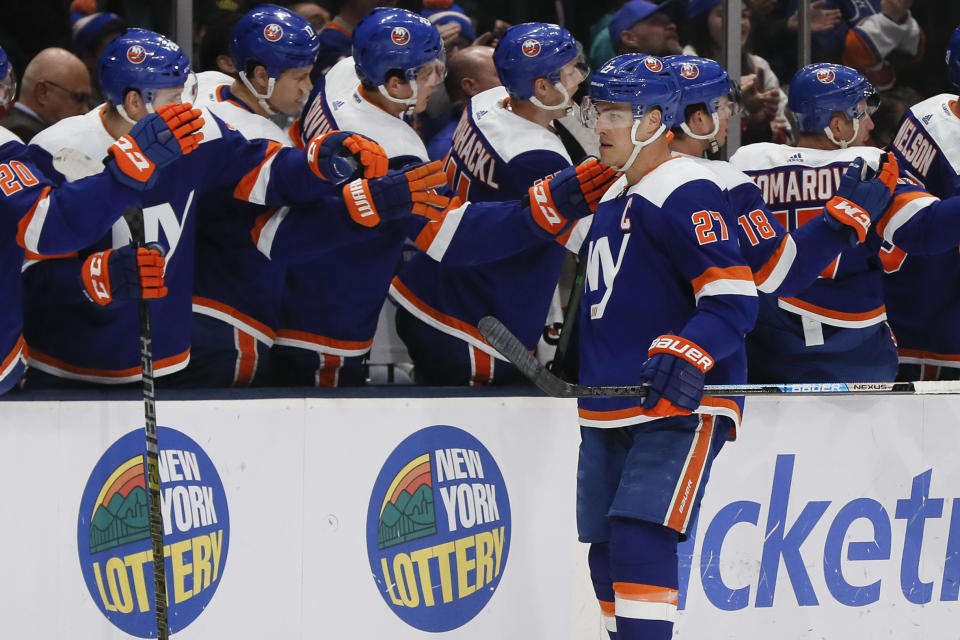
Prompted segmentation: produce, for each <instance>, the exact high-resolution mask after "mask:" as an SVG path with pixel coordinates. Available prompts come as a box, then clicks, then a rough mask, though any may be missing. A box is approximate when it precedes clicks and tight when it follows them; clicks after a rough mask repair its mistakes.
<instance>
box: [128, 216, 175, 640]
mask: <svg viewBox="0 0 960 640" xmlns="http://www.w3.org/2000/svg"><path fill="white" fill-rule="evenodd" d="M123 217H124V219H125V220H126V221H127V226H128V227H130V236H131V238H132V239H133V246H134V247H136V248H140V247H142V246H144V245H145V243H146V239H145V234H144V230H143V209H141V208H140V207H129V208H128V209H127V210H126V212H125V213H124V214H123ZM137 312H138V313H139V316H140V366H141V368H142V370H143V373H142V374H141V379H142V381H143V413H144V430H145V432H146V438H147V447H146V453H147V464H146V472H147V487H148V490H147V508H148V510H149V518H150V542H151V543H152V546H153V592H154V599H153V602H154V607H155V608H156V611H157V640H167V638H169V637H170V627H169V624H168V621H167V575H166V574H167V571H166V565H165V562H164V559H163V516H162V514H161V511H160V460H159V455H160V446H159V443H158V442H157V411H156V397H155V393H156V388H155V385H154V379H153V340H152V338H151V337H150V303H149V302H147V301H146V300H144V299H142V298H141V299H140V300H139V301H138V302H137Z"/></svg>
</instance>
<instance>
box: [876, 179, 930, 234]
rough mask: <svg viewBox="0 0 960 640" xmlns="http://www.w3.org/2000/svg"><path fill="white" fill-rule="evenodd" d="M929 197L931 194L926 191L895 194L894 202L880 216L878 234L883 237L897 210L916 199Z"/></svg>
mask: <svg viewBox="0 0 960 640" xmlns="http://www.w3.org/2000/svg"><path fill="white" fill-rule="evenodd" d="M929 197H930V194H929V193H927V192H926V191H910V192H908V193H901V194H899V195H896V196H894V198H893V202H891V203H890V206H889V207H887V212H886V213H884V214H883V217H882V218H880V222H878V223H877V235H879V236H880V237H881V238H882V237H883V232H884V230H886V228H887V225H888V224H890V221H891V220H892V219H893V216H895V215H897V212H899V211H900V209H903V208H904V207H905V206H906V205H908V204H909V203H911V202H913V201H914V200H917V199H919V198H929Z"/></svg>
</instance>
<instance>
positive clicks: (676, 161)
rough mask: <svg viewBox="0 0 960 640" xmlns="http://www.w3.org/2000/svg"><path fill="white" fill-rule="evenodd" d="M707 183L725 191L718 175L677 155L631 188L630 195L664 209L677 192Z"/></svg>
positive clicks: (689, 159) (628, 191)
mask: <svg viewBox="0 0 960 640" xmlns="http://www.w3.org/2000/svg"><path fill="white" fill-rule="evenodd" d="M699 181H705V182H708V183H710V184H711V185H713V186H715V187H716V188H717V189H720V190H723V186H722V184H721V183H720V179H719V178H718V177H717V174H715V173H714V172H712V171H710V170H709V169H707V168H706V167H705V166H703V165H700V164H698V163H697V162H694V161H693V160H692V159H691V158H688V157H685V156H681V155H675V156H671V157H670V159H669V160H667V161H666V162H663V163H661V164H660V165H659V166H658V167H655V168H654V169H652V170H651V171H650V172H649V173H647V175H645V176H644V177H643V178H642V179H641V180H640V181H639V182H637V183H636V184H635V185H633V186H631V187H630V188H629V189H628V190H627V193H628V194H636V195H639V196H640V197H642V198H643V199H644V200H647V201H648V202H650V203H652V204H654V205H655V206H657V207H662V206H663V203H664V202H666V201H667V198H669V197H670V196H672V195H673V194H674V193H675V192H677V191H680V190H683V191H687V190H689V189H693V188H696V187H695V186H694V185H693V183H695V182H699Z"/></svg>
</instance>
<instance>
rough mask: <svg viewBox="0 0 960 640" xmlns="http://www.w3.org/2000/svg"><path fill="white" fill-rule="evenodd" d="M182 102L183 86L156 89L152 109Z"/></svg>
mask: <svg viewBox="0 0 960 640" xmlns="http://www.w3.org/2000/svg"><path fill="white" fill-rule="evenodd" d="M182 101H183V85H180V86H179V87H168V88H166V89H158V90H157V94H156V96H155V97H154V99H153V108H154V109H159V108H160V107H162V106H164V105H168V104H180V103H181V102H182Z"/></svg>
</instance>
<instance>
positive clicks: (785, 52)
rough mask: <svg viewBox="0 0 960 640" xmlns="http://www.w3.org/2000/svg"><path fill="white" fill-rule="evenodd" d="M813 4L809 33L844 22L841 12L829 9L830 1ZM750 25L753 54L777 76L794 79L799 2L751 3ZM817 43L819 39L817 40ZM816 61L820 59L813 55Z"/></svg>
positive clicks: (758, 0) (770, 0) (768, 0)
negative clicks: (757, 55) (758, 56)
mask: <svg viewBox="0 0 960 640" xmlns="http://www.w3.org/2000/svg"><path fill="white" fill-rule="evenodd" d="M808 2H810V30H811V32H813V33H814V34H816V33H819V32H822V31H829V30H830V29H833V28H834V26H836V24H837V23H838V22H840V21H841V20H842V18H843V16H842V14H841V12H840V10H839V9H835V8H830V7H828V6H827V2H828V0H813V1H811V0H808ZM750 21H751V23H752V25H753V28H752V29H751V32H752V34H753V37H752V38H751V43H752V47H753V49H754V51H755V52H756V53H757V54H759V55H761V56H763V58H764V59H766V60H767V62H769V63H770V67H771V68H772V69H773V71H774V73H776V74H777V76H778V77H781V78H789V77H792V76H793V74H794V72H795V71H796V70H797V47H796V46H790V45H788V46H784V43H796V42H797V38H798V37H799V36H798V32H799V29H800V19H799V15H798V7H797V2H795V1H792V0H791V1H790V2H787V1H786V0H751V2H750ZM814 41H816V39H814ZM814 59H820V58H819V57H818V56H817V55H816V52H814Z"/></svg>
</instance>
